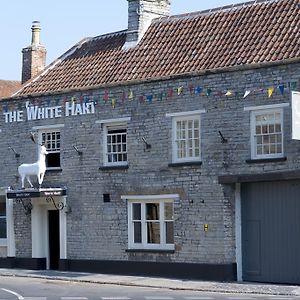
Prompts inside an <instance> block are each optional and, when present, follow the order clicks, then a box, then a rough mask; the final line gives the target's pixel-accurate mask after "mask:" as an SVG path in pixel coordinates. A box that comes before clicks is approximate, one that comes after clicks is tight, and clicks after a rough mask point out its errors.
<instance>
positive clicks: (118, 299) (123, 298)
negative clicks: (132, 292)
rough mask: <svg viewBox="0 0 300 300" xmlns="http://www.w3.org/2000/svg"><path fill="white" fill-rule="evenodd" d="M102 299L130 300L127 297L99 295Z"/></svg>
mask: <svg viewBox="0 0 300 300" xmlns="http://www.w3.org/2000/svg"><path fill="white" fill-rule="evenodd" d="M101 299H102V300H130V299H131V298H128V297H101Z"/></svg>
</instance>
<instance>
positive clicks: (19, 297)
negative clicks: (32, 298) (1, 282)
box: [1, 289, 24, 300]
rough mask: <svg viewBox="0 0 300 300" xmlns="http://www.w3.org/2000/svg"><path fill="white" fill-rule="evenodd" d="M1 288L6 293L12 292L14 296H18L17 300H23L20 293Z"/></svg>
mask: <svg viewBox="0 0 300 300" xmlns="http://www.w3.org/2000/svg"><path fill="white" fill-rule="evenodd" d="M1 290H2V291H4V292H6V293H9V294H13V295H14V296H16V297H17V298H18V300H24V297H23V296H21V295H20V294H18V293H16V292H14V291H11V290H7V289H1Z"/></svg>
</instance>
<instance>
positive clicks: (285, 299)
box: [268, 297, 294, 300]
mask: <svg viewBox="0 0 300 300" xmlns="http://www.w3.org/2000/svg"><path fill="white" fill-rule="evenodd" d="M290 299H294V298H292V297H269V298H268V300H290Z"/></svg>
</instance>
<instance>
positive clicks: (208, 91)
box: [206, 88, 212, 96]
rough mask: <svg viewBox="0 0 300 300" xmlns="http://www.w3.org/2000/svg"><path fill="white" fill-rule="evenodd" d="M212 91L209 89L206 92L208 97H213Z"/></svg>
mask: <svg viewBox="0 0 300 300" xmlns="http://www.w3.org/2000/svg"><path fill="white" fill-rule="evenodd" d="M211 92H212V91H211V89H210V88H208V89H207V90H206V96H210V95H211Z"/></svg>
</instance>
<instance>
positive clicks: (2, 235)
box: [0, 196, 6, 239]
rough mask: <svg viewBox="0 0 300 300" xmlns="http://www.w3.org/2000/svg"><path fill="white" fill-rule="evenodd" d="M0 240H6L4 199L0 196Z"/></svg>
mask: <svg viewBox="0 0 300 300" xmlns="http://www.w3.org/2000/svg"><path fill="white" fill-rule="evenodd" d="M0 239H6V199H5V196H0Z"/></svg>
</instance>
